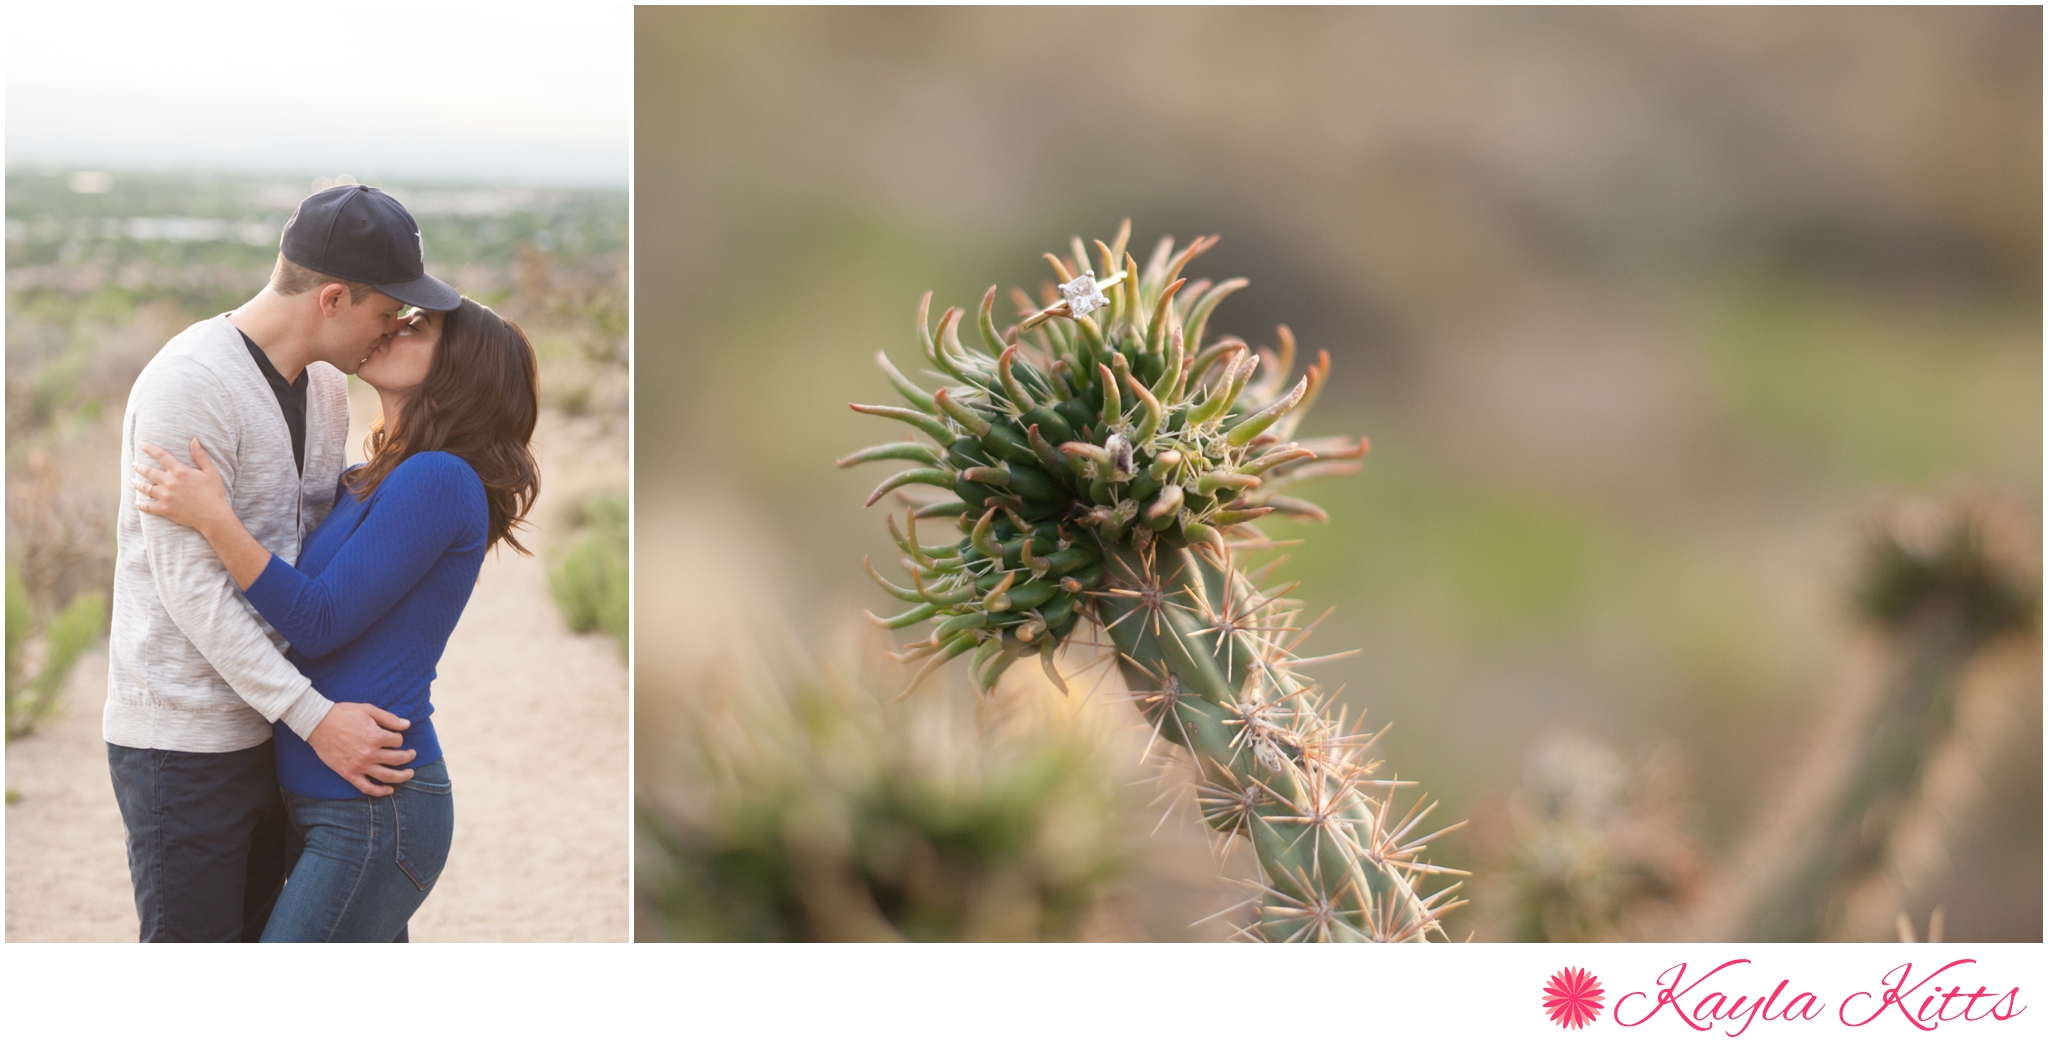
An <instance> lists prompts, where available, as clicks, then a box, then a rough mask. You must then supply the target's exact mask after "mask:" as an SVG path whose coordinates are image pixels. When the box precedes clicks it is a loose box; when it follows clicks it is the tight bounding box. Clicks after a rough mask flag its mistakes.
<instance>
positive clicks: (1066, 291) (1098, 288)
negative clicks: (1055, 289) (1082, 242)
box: [1017, 269, 1127, 330]
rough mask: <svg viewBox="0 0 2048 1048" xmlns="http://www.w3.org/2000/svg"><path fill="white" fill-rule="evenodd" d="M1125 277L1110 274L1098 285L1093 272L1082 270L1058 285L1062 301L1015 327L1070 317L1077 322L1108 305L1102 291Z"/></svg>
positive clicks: (1030, 325) (1021, 327) (1120, 274)
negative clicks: (1078, 274) (1054, 318)
mask: <svg viewBox="0 0 2048 1048" xmlns="http://www.w3.org/2000/svg"><path fill="white" fill-rule="evenodd" d="M1126 275H1127V274H1124V273H1112V274H1110V275H1109V277H1108V278H1107V279H1105V280H1104V281H1102V283H1100V284H1098V283H1096V282H1095V271H1094V270H1092V269H1084V270H1082V271H1081V275H1080V276H1078V277H1075V278H1074V279H1072V280H1069V281H1067V282H1066V283H1064V284H1061V285H1060V298H1061V299H1062V300H1063V301H1060V302H1055V303H1053V304H1052V305H1050V306H1047V307H1045V308H1044V309H1041V310H1039V311H1038V312H1036V313H1034V314H1032V315H1031V316H1030V317H1029V318H1028V319H1026V320H1025V321H1024V322H1023V323H1022V324H1019V325H1017V327H1018V328H1019V329H1020V330H1021V329H1026V328H1032V327H1036V326H1038V325H1039V324H1043V323H1045V322H1046V321H1047V320H1049V319H1051V318H1053V317H1072V318H1074V319H1075V320H1079V319H1081V318H1082V317H1085V316H1087V315H1088V314H1090V313H1093V312H1095V311H1096V310H1098V309H1101V308H1102V307H1104V306H1106V305H1109V299H1108V298H1106V297H1104V296H1103V294H1102V292H1103V290H1104V289H1106V288H1111V287H1115V286H1116V283H1117V282H1118V281H1120V280H1122V279H1123V278H1124V277H1125V276H1126Z"/></svg>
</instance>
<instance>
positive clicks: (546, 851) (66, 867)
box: [6, 398, 630, 942]
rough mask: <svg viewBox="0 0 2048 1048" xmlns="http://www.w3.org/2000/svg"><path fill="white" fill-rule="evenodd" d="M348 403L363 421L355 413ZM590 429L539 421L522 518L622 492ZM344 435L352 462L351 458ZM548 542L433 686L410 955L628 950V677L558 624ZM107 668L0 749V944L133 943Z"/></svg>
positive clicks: (478, 613) (598, 645) (485, 608)
mask: <svg viewBox="0 0 2048 1048" xmlns="http://www.w3.org/2000/svg"><path fill="white" fill-rule="evenodd" d="M360 401H361V398H358V403H357V407H358V409H359V411H358V414H361V410H360V409H362V408H363V407H364V405H363V404H362V403H361V402H360ZM613 429H614V427H612V426H609V425H607V424H606V423H605V422H603V421H602V420H594V419H589V418H584V419H568V418H563V417H561V416H559V415H557V414H555V413H554V412H548V413H545V414H544V415H543V418H542V426H541V432H540V434H539V435H538V439H537V441H536V444H537V445H538V447H539V449H540V451H541V454H542V468H543V475H544V478H545V484H544V487H543V492H542V497H541V500H540V502H539V504H538V505H537V507H536V512H535V513H534V515H533V516H534V519H535V520H537V521H540V522H542V524H543V525H545V523H546V522H548V521H549V520H551V519H553V514H554V513H556V512H557V511H559V510H560V508H561V507H563V506H566V505H569V504H570V503H571V502H572V501H574V500H575V498H576V497H577V496H579V495H580V494H582V493H583V492H585V491H588V490H591V489H592V488H596V487H603V486H616V485H621V484H623V483H624V478H625V456H624V454H623V451H622V450H620V448H621V441H620V440H619V438H618V436H617V434H616V433H615V432H613ZM359 436H360V434H358V437H357V438H353V439H351V441H350V447H351V448H355V447H358V446H360V441H359ZM548 538H549V537H548V535H547V533H546V531H545V530H540V531H537V532H535V533H531V534H530V535H529V537H527V538H526V539H525V540H524V541H525V542H526V544H527V546H528V547H529V548H532V549H534V550H536V552H538V553H539V554H540V556H538V557H535V558H532V559H529V558H524V557H519V556H517V555H515V554H511V553H509V552H505V553H499V554H495V555H493V556H492V557H490V558H489V559H487V560H486V561H485V562H484V567H483V571H482V574H481V575H480V577H479V578H478V580H477V586H476V592H475V594H474V595H473V596H471V598H470V601H469V607H468V609H467V610H466V611H465V612H464V613H463V616H462V622H461V624H460V625H459V626H457V627H456V630H455V633H454V635H453V636H452V637H451V638H449V642H448V651H447V654H446V655H444V656H443V657H442V659H441V665H440V676H439V679H438V680H436V681H435V683H434V706H435V714H434V725H435V728H436V730H437V731H438V732H439V734H440V737H441V745H442V748H443V750H444V751H445V752H446V754H447V761H448V769H449V776H450V778H451V780H452V781H453V782H454V784H455V805H456V807H455V811H456V823H455V841H454V847H453V851H452V853H451V855H450V857H449V860H448V867H447V870H446V872H445V873H443V874H442V877H441V882H440V884H439V885H438V886H436V888H435V889H434V893H433V895H432V896H431V897H430V898H429V899H428V900H427V902H426V904H425V905H424V906H423V907H421V909H420V912H419V914H418V916H416V917H415V918H414V919H413V922H412V936H413V938H414V939H415V940H417V941H433V940H440V941H451V940H452V941H519V942H531V941H623V940H625V939H627V938H628V937H629V935H630V930H629V924H628V916H627V915H628V912H629V900H628V890H629V889H628V882H627V840H628V837H629V834H630V824H629V823H630V815H629V811H630V799H629V798H630V784H629V782H628V776H627V761H626V748H627V746H626V740H627V702H626V667H625V661H624V660H623V659H622V658H621V657H620V654H619V651H618V646H617V644H616V642H614V641H613V640H612V639H611V638H610V637H608V636H603V635H595V636H579V635H576V634H574V633H571V632H569V630H568V629H567V628H566V627H564V626H563V625H562V619H561V615H560V613H559V612H557V611H556V609H555V606H554V603H553V601H552V599H551V598H550V597H549V595H548V586H547V568H546V563H545V558H546V554H547V546H548ZM105 701H106V656H105V654H104V653H103V652H98V651H96V652H93V653H90V654H88V655H87V656H86V657H85V658H83V659H81V660H80V663H79V667H78V669H77V670H76V671H75V672H74V673H73V675H72V679H71V681H70V684H69V685H68V690H67V694H66V698H65V703H64V706H63V709H62V710H61V711H60V712H59V713H58V714H57V715H56V716H55V717H53V718H52V719H51V720H50V721H48V722H46V723H45V724H44V725H43V726H42V727H41V728H40V729H38V730H37V731H36V733H35V734H33V735H30V736H28V737H27V738H23V739H19V740H16V741H15V742H13V743H11V744H9V745H8V746H7V764H6V776H7V786H8V788H9V789H11V790H14V791H17V792H18V793H19V794H20V798H19V799H18V800H17V801H16V802H15V803H13V804H10V805H8V806H7V860H6V862H7V882H6V892H7V904H6V910H7V939H8V940H9V941H15V942H34V941H46V942H47V941H124V940H125V941H132V940H133V939H134V938H135V934H136V918H135V908H134V903H133V897H132V895H131V893H130V889H129V885H128V866H127V858H126V852H125V850H124V845H123V834H122V826H121V816H120V812H119V811H118V810H117V809H116V808H115V806H114V793H113V787H112V786H111V785H110V783H109V780H108V776H107V759H106V745H105V743H104V742H102V741H101V738H100V715H101V710H102V707H103V705H104V703H105Z"/></svg>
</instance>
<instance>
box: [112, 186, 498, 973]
mask: <svg viewBox="0 0 2048 1048" xmlns="http://www.w3.org/2000/svg"><path fill="white" fill-rule="evenodd" d="M459 302H460V296H459V295H457V294H456V292H455V290H454V289H453V288H450V287H449V286H448V285H446V284H444V283H442V282H440V281H439V280H436V279H434V278H433V277H431V276H428V275H427V273H426V265H425V258H424V248H423V245H422V242H421V239H420V233H419V226H418V225H417V224H416V223H415V222H414V221H413V219H412V215H411V214H409V213H408V212H407V211H406V210H405V208H404V207H403V206H401V205H400V204H399V203H398V202H397V201H396V200H393V199H392V198H391V197H389V196H387V195H385V194H384V193H382V192H379V191H378V190H375V189H371V188H369V187H367V186H359V185H345V186H336V187H334V188H332V189H328V190H323V191H321V192H319V193H316V194H314V195H313V196H310V197H308V198H306V200H305V201H304V202H302V203H301V204H300V205H299V207H298V210H297V211H295V212H294V213H293V214H292V218H291V221H289V222H287V223H286V224H285V228H284V235H283V237H282V238H281V240H280V243H279V246H278V258H277V263H276V267H275V269H274V270H273V271H272V273H271V277H270V282H269V284H268V285H266V286H265V287H264V288H263V290H261V291H259V292H257V294H256V297H254V298H252V299H250V300H249V301H248V302H247V303H245V304H243V305H242V306H241V307H240V308H238V309H236V310H235V311H234V312H232V313H226V314H223V315H221V316H218V317H214V318H213V319H211V320H203V321H200V322H199V323H197V324H194V325H192V326H191V327H189V328H187V329H185V331H183V332H182V333H180V334H179V335H178V336H177V337H176V338H173V339H172V340H171V341H170V342H169V343H167V344H166V345H165V346H164V348H163V349H162V350H161V351H159V352H158V353H157V355H156V357H155V359H153V360H151V361H150V363H149V366H147V367H145V368H143V370H142V374H141V375H139V376H138V377H137V378H136V380H135V386H134V389H133V390H132V391H131V392H130V393H129V396H128V409H127V415H126V418H125V419H124V420H123V423H122V448H121V476H122V491H123V492H124V493H126V494H127V495H128V497H127V498H126V499H124V500H123V504H122V507H121V511H120V518H119V523H118V527H117V532H116V536H117V545H118V550H117V553H116V559H115V569H114V614H113V627H112V634H111V638H110V641H109V649H110V658H109V668H108V673H107V677H108V682H107V706H106V718H105V724H104V728H103V733H104V735H105V738H106V741H107V761H108V764H109V765H110V767H111V770H112V774H113V779H114V797H115V800H116V801H117V802H118V803H119V804H120V807H121V818H122V820H123V821H124V822H125V823H126V824H127V830H128V872H129V877H130V879H131V881H132V882H133V884H134V888H135V909H136V914H137V916H138V917H140V918H141V936H142V939H143V941H145V942H156V941H212V942H221V941H226V942H232V941H238V940H239V941H245V942H253V941H255V940H256V939H258V938H259V937H260V936H261V935H262V932H263V925H264V922H265V921H266V920H267V919H268V917H269V914H270V908H271V905H272V904H273V903H274V902H275V901H276V899H277V895H278V892H279V890H280V889H281V888H282V886H283V884H284V878H285V874H286V873H287V872H288V871H287V870H286V868H285V862H286V849H287V843H288V832H287V823H286V819H285V813H284V806H283V801H282V799H281V797H280V795H279V793H278V788H277V779H276V772H275V769H274V767H273V763H272V762H273V757H272V752H271V748H272V742H271V731H272V729H271V722H273V721H282V722H284V724H285V725H286V726H287V727H289V728H290V729H291V730H292V731H293V732H295V733H297V734H298V735H299V736H300V737H302V738H304V739H305V740H306V741H307V742H308V743H309V744H310V745H311V746H312V747H313V749H314V751H315V752H317V753H318V754H319V755H320V759H321V760H322V761H325V762H326V763H327V765H328V766H329V767H331V768H333V769H334V770H335V771H336V772H337V773H339V774H340V775H341V776H342V777H343V778H345V779H348V780H349V781H350V782H352V783H354V784H355V786H356V788H357V789H359V790H362V791H363V792H364V793H365V794H368V795H370V796H384V795H387V794H389V793H390V792H391V785H389V784H393V783H400V782H404V781H405V780H407V779H409V778H411V777H412V772H411V771H409V770H404V769H401V768H398V767H394V765H403V764H405V763H406V762H408V761H410V760H411V759H412V757H413V752H412V751H411V750H399V749H394V748H392V747H395V746H397V745H399V744H401V743H402V742H403V737H402V736H401V735H399V734H398V732H400V731H402V730H404V729H405V728H406V727H408V724H407V722H406V721H405V720H403V719H402V718H398V717H395V716H393V715H391V714H389V713H386V712H385V711H383V710H381V709H378V708H376V707H375V706H370V705H367V704H364V703H332V702H329V701H328V700H327V699H325V698H323V697H321V695H320V694H319V693H318V692H316V691H315V690H314V689H313V686H312V684H311V682H309V681H308V680H307V679H306V678H305V677H304V676H303V675H301V674H300V673H299V672H298V671H297V670H296V669H294V668H293V667H292V664H291V663H290V662H289V661H287V660H286V659H285V657H284V649H285V641H284V639H283V638H282V637H280V636H279V635H278V634H277V632H276V631H275V630H273V629H271V628H270V627H269V625H268V624H267V623H265V622H264V621H263V619H262V618H261V617H260V616H258V615H257V614H256V612H255V609H253V608H252V607H250V605H249V603H248V602H247V601H246V600H244V599H243V598H242V595H241V591H240V590H239V589H238V588H237V587H236V585H235V583H234V580H233V579H232V578H231V577H229V575H228V573H227V571H226V570H225V569H224V568H223V567H222V566H221V563H220V561H219V559H217V558H216V557H215V556H214V553H213V550H212V548H211V547H209V546H208V545H207V543H206V540H205V539H204V538H201V537H200V535H199V533H198V532H196V531H193V530H192V529H190V528H186V527H183V526H181V525H177V524H173V523H170V522H169V521H166V520H163V519H162V518H159V517H154V516H151V515H149V514H146V513H141V512H139V511H137V510H136V508H135V504H134V503H135V500H136V499H137V498H138V497H145V498H146V497H147V496H146V494H145V495H140V496H138V495H136V494H135V493H133V492H131V491H130V490H129V482H130V480H131V479H132V478H133V476H134V474H133V473H132V472H131V471H130V466H131V464H132V463H133V462H134V461H135V460H137V459H140V458H142V453H141V452H140V451H139V450H138V447H137V446H138V445H139V444H140V443H142V442H143V441H148V442H150V443H152V444H155V445H157V446H158V447H162V448H168V449H171V450H172V452H173V453H174V454H178V455H180V456H188V455H189V454H190V452H189V451H188V450H187V449H188V448H189V447H190V444H191V441H192V438H194V437H197V438H199V440H200V441H201V443H202V444H204V446H205V447H206V450H207V453H208V454H209V455H210V456H211V457H212V459H213V461H214V463H215V464H216V465H217V466H218V468H219V469H220V472H221V475H222V479H223V480H224V481H225V482H226V484H227V489H228V493H229V499H230V501H231V502H232V503H233V505H234V509H235V513H236V515H237V516H239V517H240V518H241V520H242V523H243V524H245V525H246V526H247V527H248V529H249V531H250V533H251V534H253V535H255V536H256V538H257V540H258V541H260V542H262V543H263V545H264V546H265V547H267V548H268V549H269V550H270V551H271V552H272V553H275V554H276V555H278V556H279V557H282V558H284V559H285V560H287V561H294V562H295V561H297V559H298V556H299V544H300V542H301V541H303V540H304V538H305V537H306V535H307V534H308V533H309V532H311V531H312V530H313V528H314V526H315V525H317V524H319V523H320V521H321V519H322V518H323V517H325V516H326V515H327V511H328V510H329V509H331V508H333V505H334V500H335V479H336V477H337V476H338V475H339V474H340V472H341V469H342V467H343V465H345V464H346V461H347V460H346V457H345V455H346V451H345V449H344V448H343V445H344V444H345V443H346V442H347V439H348V395H347V382H348V380H347V379H346V378H345V377H344V375H345V374H353V373H354V372H355V370H356V368H357V366H358V365H360V364H361V363H362V362H363V360H364V358H366V357H368V356H369V355H370V353H371V351H372V350H374V349H376V348H377V347H378V346H379V345H380V344H382V343H384V342H385V341H387V340H388V339H390V338H391V336H392V335H393V334H394V333H396V332H397V330H398V329H399V327H400V325H401V324H402V323H403V322H402V321H401V320H400V319H399V313H400V312H401V310H403V309H404V307H405V306H406V305H413V306H419V307H423V308H426V309H432V310H448V309H453V308H454V307H455V306H456V305H457V304H458V303H459Z"/></svg>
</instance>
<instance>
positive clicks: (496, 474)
mask: <svg viewBox="0 0 2048 1048" xmlns="http://www.w3.org/2000/svg"><path fill="white" fill-rule="evenodd" d="M539 415H540V365H539V363H538V362H537V361H536V360H535V359H534V356H533V344H532V343H530V342H528V341H527V340H526V333H525V332H524V331H521V330H519V325H517V324H514V323H512V322H511V321H509V320H506V319H505V318H504V317H501V316H499V315H498V314H496V313H493V312H492V311H491V310H490V308H489V307H487V306H484V305H483V304H481V303H479V302H477V301H476V300H474V299H469V298H465V299H463V300H462V304H461V305H459V306H456V307H455V308H454V309H453V310H452V311H450V312H448V313H446V314H444V315H443V316H442V318H441V341H440V342H439V343H438V344H437V345H436V346H435V347H434V360H433V363H431V364H429V365H427V377H426V378H425V379H424V380H422V381H421V382H420V387H419V388H418V389H417V390H414V391H413V394H412V398H411V399H409V400H407V401H406V402H405V407H404V408H403V409H402V410H401V411H400V412H399V415H398V422H397V426H396V428H393V426H392V424H391V420H390V419H387V418H384V417H383V416H381V415H380V416H378V418H377V420H376V421H375V422H372V423H371V424H370V435H369V436H368V437H366V438H365V439H364V440H363V453H364V454H365V455H368V456H369V459H370V461H368V462H365V463H363V464H362V465H360V466H357V467H356V468H355V469H354V470H353V471H351V472H350V473H349V475H348V487H349V490H350V491H352V492H354V493H355V495H356V497H357V498H359V499H367V498H369V497H370V494H371V493H372V492H374V491H376V490H377V485H378V484H379V483H381V482H382V481H383V480H384V478H385V477H388V476H390V475H391V471H392V470H394V469H397V468H398V464H399V463H401V462H404V461H405V460H406V459H408V458H410V457H412V456H414V455H417V454H419V453H420V452H422V451H445V452H448V453H449V454H451V455H455V456H457V457H459V458H461V459H462V460H463V461H464V462H467V463H469V467H470V468H471V469H473V470H476V475H477V477H478V478H480V479H481V480H482V481H483V482H484V496H485V498H486V499H487V500H488V501H489V502H490V507H491V527H490V539H489V544H490V545H496V544H497V543H498V542H500V541H503V542H504V543H505V544H506V545H509V546H511V547H512V548H513V549H516V550H518V551H519V552H520V553H523V554H526V555H527V556H532V553H531V552H530V551H528V550H527V548H526V547H525V546H522V545H520V544H519V540H518V539H516V538H513V537H512V529H513V528H514V527H517V526H519V525H520V524H522V523H523V522H524V521H525V518H526V513H527V511H528V510H530V509H532V508H533V500H534V497H535V496H537V495H539V494H540V467H539V465H538V464H536V463H535V462H534V459H533V451H532V449H531V448H529V447H528V444H529V443H531V442H532V440H533V425H534V421H535V420H536V419H537V418H538V417H539ZM486 548H489V547H488V546H487V547H486Z"/></svg>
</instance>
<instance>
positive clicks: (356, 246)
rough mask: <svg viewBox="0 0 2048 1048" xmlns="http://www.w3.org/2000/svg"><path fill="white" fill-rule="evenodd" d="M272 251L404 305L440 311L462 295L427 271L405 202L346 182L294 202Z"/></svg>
mask: <svg viewBox="0 0 2048 1048" xmlns="http://www.w3.org/2000/svg"><path fill="white" fill-rule="evenodd" d="M277 250H278V252H279V253H280V254H282V255H284V257H286V258H288V259H291V260H292V261H293V262H297V263H298V264H299V265H302V266H305V267H306V268H307V269H310V270H313V271H314V272H316V273H325V274H327V275H328V276H331V277H339V278H341V279H343V280H353V281H355V282H357V283H361V284H368V285H370V286H371V287H373V288H376V289H377V290H379V291H382V292H383V293H385V294H387V295H390V296H391V297H392V298H395V299H397V300H399V301H400V302H403V303H405V304H406V305H408V306H418V307H420V308H421V309H431V310H434V311H435V312H441V313H445V312H447V311H448V310H451V309H454V308H455V307H456V306H459V305H461V304H462V295H461V294H459V293H458V292H456V290H455V289H454V288H452V287H449V286H448V285H446V284H443V283H442V282H440V281H438V280H435V279H434V278H433V277H430V276H428V275H427V257H426V256H427V250H426V242H425V241H424V240H423V239H421V237H420V227H419V223H417V222H414V221H413V220H412V213H411V212H410V211H407V210H406V209H405V205H403V204H401V203H399V202H398V201H396V200H393V199H391V197H390V195H389V194H387V193H385V192H384V191H383V190H380V189H373V188H371V187H369V186H359V185H347V186H335V187H334V188H332V189H323V190H321V191H320V192H318V193H315V194H313V195H312V196H309V197H307V198H306V199H304V200H301V201H299V208H298V210H296V211H294V212H292V217H291V220H290V221H288V222H286V223H285V224H284V236H283V237H282V238H280V239H279V241H278V245H277Z"/></svg>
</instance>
